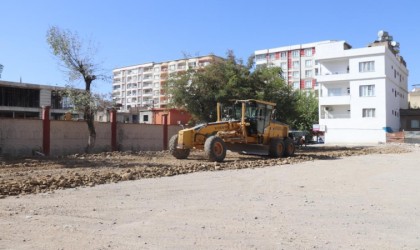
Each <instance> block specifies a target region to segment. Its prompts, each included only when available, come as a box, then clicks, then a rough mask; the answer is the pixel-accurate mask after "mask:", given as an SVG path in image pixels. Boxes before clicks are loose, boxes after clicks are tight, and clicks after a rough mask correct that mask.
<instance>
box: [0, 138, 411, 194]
mask: <svg viewBox="0 0 420 250" xmlns="http://www.w3.org/2000/svg"><path fill="white" fill-rule="evenodd" d="M408 150H409V149H407V147H403V146H402V145H398V144H392V145H381V146H375V147H373V146H372V147H339V146H329V147H328V146H308V147H304V148H301V149H298V150H297V152H296V155H295V156H294V157H287V158H279V159H272V158H268V157H261V156H252V155H241V154H237V153H232V152H229V153H228V154H227V158H226V159H225V161H224V162H223V163H215V162H208V161H206V160H204V158H203V157H204V156H203V153H202V152H201V151H196V152H192V154H191V155H190V157H189V158H188V159H187V160H177V159H175V158H174V157H172V156H171V155H170V154H169V152H168V151H161V152H106V153H101V154H86V155H70V156H67V157H60V158H18V159H16V158H15V159H0V198H4V197H6V196H10V195H20V194H30V193H44V192H51V191H54V190H57V189H67V188H76V187H81V186H90V187H92V186H95V185H99V184H106V183H116V182H120V181H127V180H137V179H142V178H156V177H164V176H173V175H179V174H188V173H193V172H199V171H219V170H228V169H242V168H261V167H267V166H275V165H286V164H296V163H300V162H304V161H313V160H319V159H337V158H342V157H346V156H352V155H366V154H371V153H379V154H388V153H402V152H407V151H408Z"/></svg>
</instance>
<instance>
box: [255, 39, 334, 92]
mask: <svg viewBox="0 0 420 250" xmlns="http://www.w3.org/2000/svg"><path fill="white" fill-rule="evenodd" d="M331 42H332V41H330V40H327V41H320V42H315V43H306V44H298V45H291V46H284V47H278V48H272V49H263V50H257V51H255V52H254V55H255V64H256V66H257V67H258V66H260V65H269V66H277V67H281V69H282V71H283V78H284V79H285V81H286V82H287V83H288V84H289V85H290V86H293V88H294V89H300V90H305V89H306V90H311V89H316V84H317V83H316V77H315V76H316V75H317V74H318V70H319V67H318V65H316V63H315V60H314V57H315V55H316V53H317V51H316V47H317V46H318V45H319V44H324V43H331Z"/></svg>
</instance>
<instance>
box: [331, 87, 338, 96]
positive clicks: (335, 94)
mask: <svg viewBox="0 0 420 250" xmlns="http://www.w3.org/2000/svg"><path fill="white" fill-rule="evenodd" d="M328 96H341V88H330V89H328Z"/></svg>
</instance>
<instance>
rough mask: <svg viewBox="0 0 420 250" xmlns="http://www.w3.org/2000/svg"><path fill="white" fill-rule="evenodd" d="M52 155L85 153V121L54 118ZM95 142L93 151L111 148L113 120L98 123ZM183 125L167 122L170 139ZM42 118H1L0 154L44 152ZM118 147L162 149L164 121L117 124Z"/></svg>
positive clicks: (52, 123)
mask: <svg viewBox="0 0 420 250" xmlns="http://www.w3.org/2000/svg"><path fill="white" fill-rule="evenodd" d="M50 126H51V131H50V136H51V139H50V142H51V144H50V145H51V146H50V148H51V150H50V155H51V156H59V155H68V154H75V153H83V152H84V149H85V147H86V145H87V141H88V135H89V133H88V129H87V125H86V123H85V122H83V121H51V123H50ZM95 128H96V143H95V148H94V150H93V152H104V151H110V150H111V123H100V122H97V123H95ZM180 129H181V127H180V126H171V125H170V126H168V140H169V139H170V138H171V137H172V136H173V135H174V134H176V133H177V132H178V131H179V130H180ZM42 139H43V137H42V120H29V119H0V155H8V156H30V155H33V152H34V151H40V152H42V145H43V144H42V142H43V141H42ZM117 143H118V149H119V150H121V151H127V150H134V151H137V150H151V151H154V150H163V125H149V124H124V123H118V124H117Z"/></svg>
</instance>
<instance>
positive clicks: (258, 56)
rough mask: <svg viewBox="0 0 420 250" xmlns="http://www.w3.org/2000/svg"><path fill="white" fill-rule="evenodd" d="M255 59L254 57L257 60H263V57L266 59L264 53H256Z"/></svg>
mask: <svg viewBox="0 0 420 250" xmlns="http://www.w3.org/2000/svg"><path fill="white" fill-rule="evenodd" d="M255 59H256V60H257V61H263V60H265V59H266V56H265V55H256V56H255Z"/></svg>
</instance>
